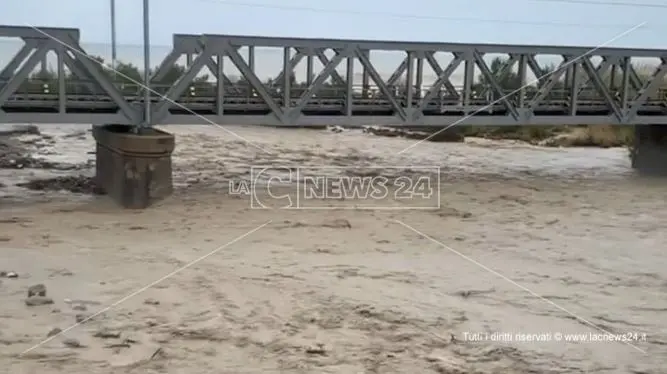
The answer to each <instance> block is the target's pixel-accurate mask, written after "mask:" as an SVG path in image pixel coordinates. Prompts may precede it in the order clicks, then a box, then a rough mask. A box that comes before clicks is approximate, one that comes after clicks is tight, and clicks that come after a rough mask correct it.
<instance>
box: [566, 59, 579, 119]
mask: <svg viewBox="0 0 667 374" xmlns="http://www.w3.org/2000/svg"><path fill="white" fill-rule="evenodd" d="M580 72H581V68H580V62H579V60H575V61H574V62H573V63H572V75H571V79H572V82H570V103H569V104H570V115H571V116H576V115H577V103H578V100H579V98H578V96H579V73H580Z"/></svg>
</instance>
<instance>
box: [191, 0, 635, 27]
mask: <svg viewBox="0 0 667 374" xmlns="http://www.w3.org/2000/svg"><path fill="white" fill-rule="evenodd" d="M196 1H199V2H202V3H212V4H220V5H231V6H238V7H248V8H260V9H274V10H283V11H300V12H312V13H320V14H321V13H328V14H347V15H358V16H374V17H378V16H381V17H391V18H398V19H411V20H423V21H427V20H431V21H449V22H479V23H497V24H514V25H526V26H551V27H576V28H594V29H601V28H613V29H618V28H630V27H634V26H636V24H635V25H631V24H588V23H567V22H553V21H524V20H507V19H485V18H468V17H446V16H435V15H420V14H405V13H394V12H384V11H379V12H376V11H373V12H367V11H361V10H354V9H336V8H321V7H311V6H296V5H279V4H267V3H257V2H246V1H238V0H196ZM563 1H565V0H563ZM573 1H574V0H573Z"/></svg>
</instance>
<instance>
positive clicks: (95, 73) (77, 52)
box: [63, 37, 140, 123]
mask: <svg viewBox="0 0 667 374" xmlns="http://www.w3.org/2000/svg"><path fill="white" fill-rule="evenodd" d="M63 44H65V45H66V46H67V47H66V50H68V51H71V52H72V55H74V56H75V59H76V61H78V62H79V64H78V65H80V66H81V67H82V68H83V69H84V70H85V72H86V74H87V75H89V76H91V77H92V78H93V82H94V83H95V84H97V85H98V86H99V87H100V88H101V89H102V91H104V92H105V93H106V94H107V95H109V97H110V98H111V100H113V102H114V103H115V104H116V105H118V108H119V109H120V111H121V113H123V115H124V116H125V117H127V118H128V119H129V120H130V121H133V122H136V123H139V121H140V112H139V111H138V110H136V109H134V108H132V107H131V106H130V104H129V103H128V102H127V101H125V98H124V97H123V95H122V94H121V92H120V91H118V88H116V86H114V85H113V83H112V82H111V80H110V79H109V77H108V76H107V75H106V74H105V73H104V72H102V71H101V69H100V65H99V64H98V63H97V62H93V58H92V57H91V56H89V55H88V54H87V53H86V52H85V51H84V50H83V49H82V48H81V46H80V45H79V42H78V41H77V40H74V38H72V37H69V40H67V41H66V42H65V43H63Z"/></svg>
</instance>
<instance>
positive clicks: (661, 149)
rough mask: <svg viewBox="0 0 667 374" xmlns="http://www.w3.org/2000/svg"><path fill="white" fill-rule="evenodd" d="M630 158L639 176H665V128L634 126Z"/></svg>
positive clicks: (659, 126)
mask: <svg viewBox="0 0 667 374" xmlns="http://www.w3.org/2000/svg"><path fill="white" fill-rule="evenodd" d="M630 158H631V160H632V168H633V169H635V170H637V171H638V172H639V173H640V174H644V175H655V176H667V126H665V125H644V126H635V139H634V144H633V146H632V149H631V150H630Z"/></svg>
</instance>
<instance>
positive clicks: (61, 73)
mask: <svg viewBox="0 0 667 374" xmlns="http://www.w3.org/2000/svg"><path fill="white" fill-rule="evenodd" d="M64 54H65V51H64V48H63V46H62V45H58V48H57V49H56V56H57V58H58V113H65V112H66V111H67V108H66V105H67V83H66V82H65V59H64V58H63V55H64Z"/></svg>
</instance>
